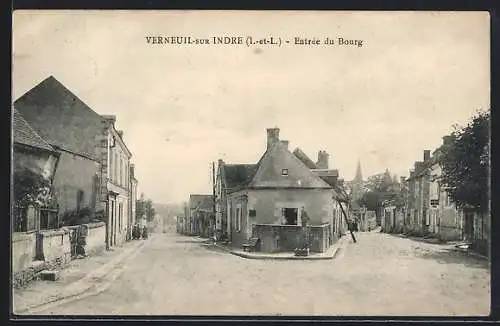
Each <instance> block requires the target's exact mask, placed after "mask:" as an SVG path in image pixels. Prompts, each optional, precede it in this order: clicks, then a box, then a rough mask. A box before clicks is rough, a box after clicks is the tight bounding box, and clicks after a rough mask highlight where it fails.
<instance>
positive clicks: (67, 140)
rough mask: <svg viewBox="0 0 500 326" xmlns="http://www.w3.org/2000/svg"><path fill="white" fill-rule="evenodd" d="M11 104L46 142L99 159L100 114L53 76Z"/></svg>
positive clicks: (101, 128) (101, 126) (101, 129)
mask: <svg viewBox="0 0 500 326" xmlns="http://www.w3.org/2000/svg"><path fill="white" fill-rule="evenodd" d="M14 107H15V108H16V109H17V110H18V111H19V112H20V113H21V114H22V115H23V117H24V118H25V120H26V121H27V122H28V123H29V124H30V126H31V127H32V128H33V129H34V130H35V131H36V132H37V133H38V134H39V135H40V136H41V137H42V138H43V139H45V140H46V141H47V142H48V143H50V144H52V145H55V146H59V147H61V148H64V149H67V150H70V151H72V152H75V153H79V154H83V155H86V156H89V157H92V158H94V159H96V158H98V157H99V155H100V153H99V151H100V150H99V148H98V146H97V144H96V137H95V135H97V134H99V133H101V132H102V131H103V126H104V125H103V124H102V123H101V121H102V120H103V119H102V117H101V116H100V115H99V114H97V113H96V112H94V111H93V110H92V109H91V108H90V107H88V106H87V105H86V104H85V103H83V102H82V101H81V100H80V99H79V98H78V97H77V96H76V95H75V94H73V93H72V92H71V91H69V90H68V89H67V88H66V87H65V86H64V85H62V84H61V83H60V82H59V81H57V80H56V79H55V78H54V77H52V76H51V77H49V78H47V79H45V80H44V81H42V82H41V83H40V84H38V85H37V86H35V87H34V88H32V89H31V90H30V91H28V92H27V93H25V94H24V95H23V96H21V97H20V98H19V99H18V100H17V101H15V102H14Z"/></svg>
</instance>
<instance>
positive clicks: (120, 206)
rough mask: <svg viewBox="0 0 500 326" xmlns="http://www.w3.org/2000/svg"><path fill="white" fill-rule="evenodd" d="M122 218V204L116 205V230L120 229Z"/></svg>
mask: <svg viewBox="0 0 500 326" xmlns="http://www.w3.org/2000/svg"><path fill="white" fill-rule="evenodd" d="M122 218H123V203H119V204H118V229H119V230H121V229H122V224H123V222H122Z"/></svg>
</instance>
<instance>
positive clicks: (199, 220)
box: [189, 195, 215, 237]
mask: <svg viewBox="0 0 500 326" xmlns="http://www.w3.org/2000/svg"><path fill="white" fill-rule="evenodd" d="M213 198H214V197H213V196H212V195H191V196H190V197H189V218H190V220H191V226H192V229H191V232H192V234H196V235H199V236H204V237H211V236H213V232H214V227H215V225H214V223H215V221H214V219H213V215H214V214H213V211H214V199H213Z"/></svg>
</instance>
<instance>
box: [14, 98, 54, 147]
mask: <svg viewBox="0 0 500 326" xmlns="http://www.w3.org/2000/svg"><path fill="white" fill-rule="evenodd" d="M12 130H13V134H14V143H17V144H23V145H27V146H31V147H35V148H39V149H43V150H46V151H51V152H54V151H55V150H54V148H53V147H52V146H50V145H49V143H47V142H46V141H45V140H44V139H43V138H42V137H40V135H39V134H37V133H36V131H35V130H33V128H31V126H30V125H29V124H28V122H26V120H25V119H24V118H23V116H22V114H21V113H19V112H18V111H17V110H16V109H15V108H13V115H12Z"/></svg>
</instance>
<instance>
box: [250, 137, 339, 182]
mask: <svg viewBox="0 0 500 326" xmlns="http://www.w3.org/2000/svg"><path fill="white" fill-rule="evenodd" d="M283 169H287V171H288V175H287V176H283V175H282V170H283ZM248 186H249V187H252V188H266V187H273V188H274V187H277V188H322V189H331V188H332V187H331V186H330V185H328V184H327V183H326V182H325V181H323V180H322V179H321V178H320V177H318V176H317V175H315V174H314V173H313V172H311V170H310V169H309V168H308V167H307V166H306V165H305V164H304V163H303V162H302V161H301V160H299V159H298V158H297V157H296V156H295V155H294V154H292V153H290V152H289V151H288V149H287V148H286V147H285V146H284V145H283V144H281V143H277V144H275V145H274V146H273V147H272V148H270V149H269V150H268V151H267V152H266V153H265V154H264V156H263V157H262V159H261V161H260V162H259V164H258V167H257V171H256V172H255V175H254V177H253V179H252V181H251V182H250V183H249V185H248Z"/></svg>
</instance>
